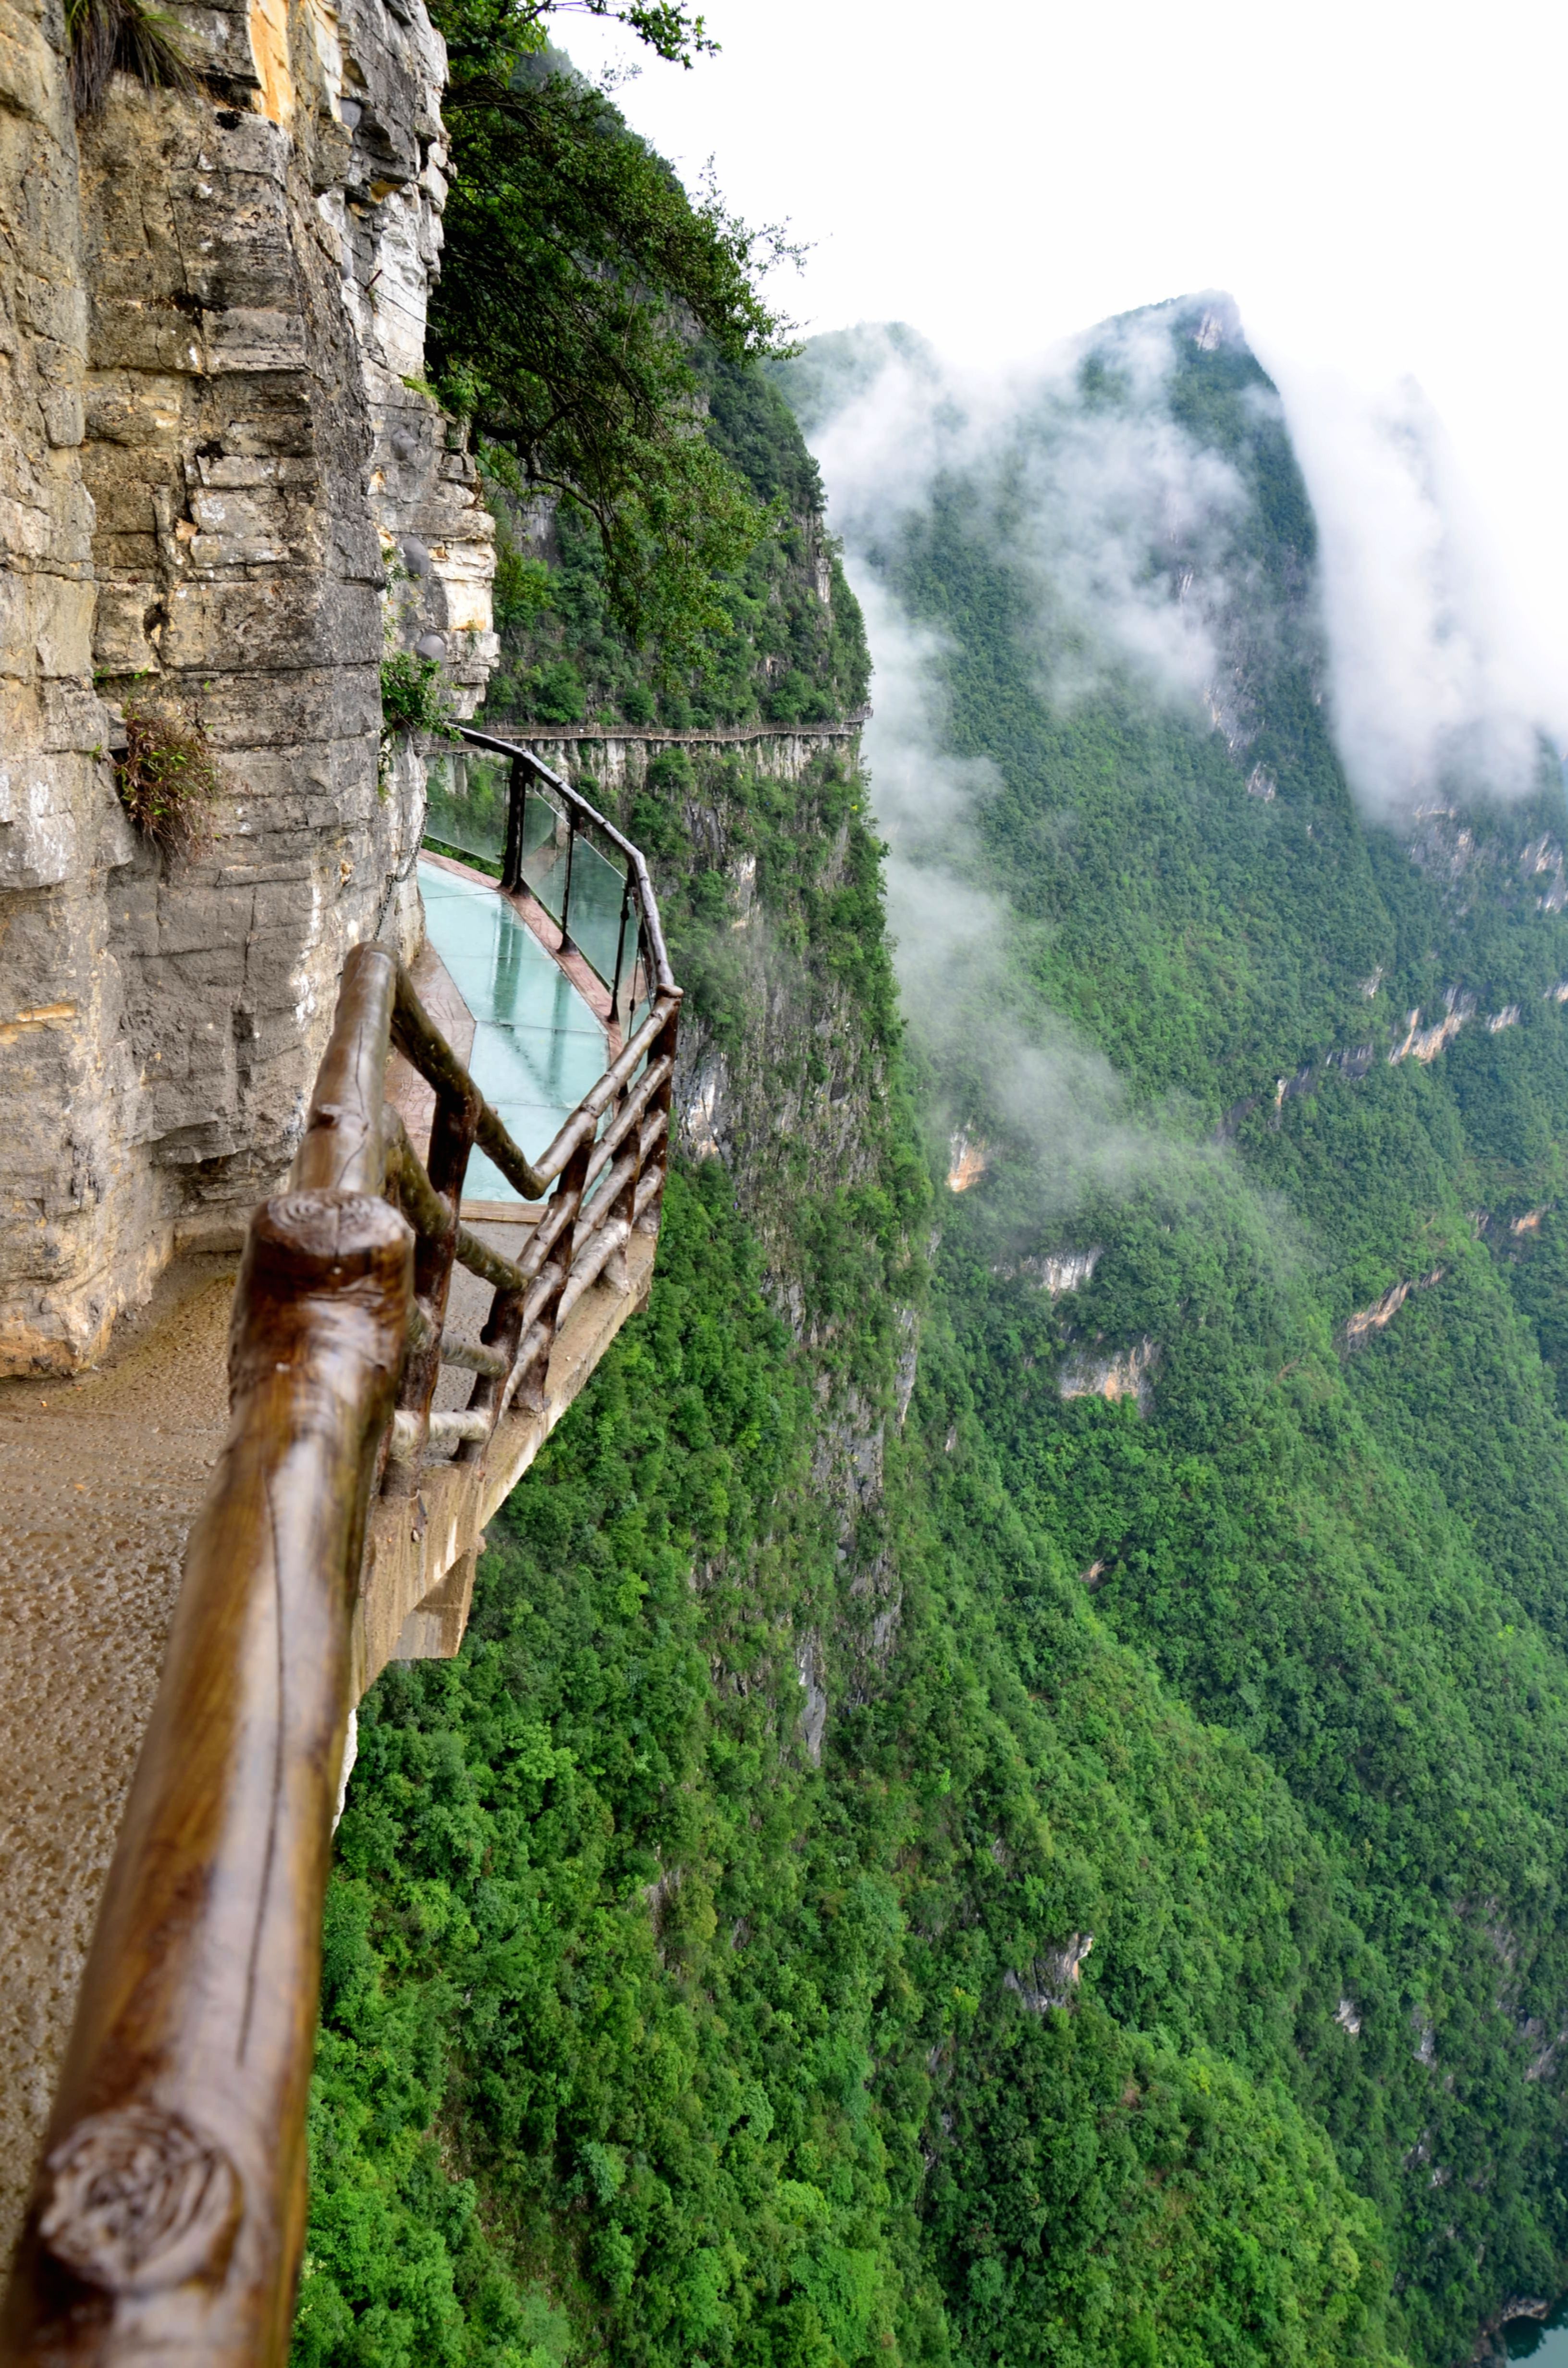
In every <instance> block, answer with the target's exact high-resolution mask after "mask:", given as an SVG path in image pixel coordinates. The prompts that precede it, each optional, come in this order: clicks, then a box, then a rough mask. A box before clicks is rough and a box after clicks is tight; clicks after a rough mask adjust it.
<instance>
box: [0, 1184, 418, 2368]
mask: <svg viewBox="0 0 1568 2368" xmlns="http://www.w3.org/2000/svg"><path fill="white" fill-rule="evenodd" d="M412 1264H413V1235H412V1233H411V1231H410V1229H409V1227H408V1225H407V1224H405V1223H404V1221H403V1218H402V1217H400V1216H399V1215H398V1214H397V1212H396V1211H395V1210H393V1209H392V1208H390V1207H389V1206H388V1205H387V1203H386V1202H385V1201H381V1200H378V1199H374V1198H371V1197H370V1196H369V1195H368V1194H363V1193H358V1192H346V1191H314V1192H309V1191H307V1192H292V1193H285V1194H283V1195H282V1196H280V1197H279V1198H278V1199H277V1200H274V1201H269V1202H267V1205H266V1206H265V1207H264V1208H262V1209H260V1210H258V1212H256V1217H255V1219H254V1220H253V1223H252V1227H251V1235H250V1241H249V1246H248V1247H247V1250H246V1253H245V1260H244V1267H243V1269H242V1270H241V1276H240V1281H239V1286H238V1289H237V1292H236V1294H235V1321H234V1329H233V1338H232V1342H231V1382H232V1388H233V1408H234V1424H233V1431H232V1433H231V1436H230V1440H229V1443H228V1446H227V1448H226V1449H225V1451H224V1454H223V1458H222V1463H221V1464H220V1466H219V1470H218V1473H217V1474H216V1477H215V1480H214V1484H213V1486H212V1488H211V1490H210V1494H209V1496H208V1497H207V1501H206V1503H205V1505H204V1506H203V1508H202V1510H201V1512H200V1514H199V1516H198V1519H197V1522H196V1525H195V1527H194V1528H193V1530H192V1531H191V1535H190V1541H189V1543H188V1546H187V1552H186V1563H185V1579H184V1585H183V1588H182V1590H181V1594H180V1599H179V1603H178V1606H177V1609H176V1614H175V1621H174V1627H173V1631H172V1633H171V1635H170V1639H169V1645H168V1651H167V1655H166V1657H165V1663H164V1671H163V1677H162V1679H161V1682H160V1685H159V1689H158V1695H157V1700H156V1702H154V1705H153V1715H152V1719H151V1722H150V1724H149V1726H148V1730H147V1736H146V1740H145V1743H144V1744H143V1747H142V1758H141V1761H140V1763H139V1765H138V1768H137V1770H136V1776H135V1780H134V1782H133V1783H132V1786H131V1798H130V1802H129V1804H128V1806H127V1810H126V1816H125V1821H124V1824H123V1826H122V1827H121V1829H120V1837H119V1847H118V1849H117V1850H116V1853H115V1859H114V1863H113V1866H112V1867H111V1869H110V1872H109V1878H108V1885H107V1887H106V1890H105V1895H104V1901H103V1906H102V1907H101V1909H100V1911H99V1916H98V1924H97V1933H96V1935H95V1937H94V1941H93V1946H92V1951H91V1953H90V1955H89V1958H88V1962H87V1969H86V1974H85V1977H84V1980H83V1984H82V1991H81V1996H80V1998H79V2001H78V2004H77V2009H76V2021H75V2026H74V2031H73V2033H72V2038H71V2044H70V2048H69V2050H68V2052H67V2055H66V2059H65V2066H64V2070H63V2073H62V2078H61V2084H60V2092H59V2096H58V2099H57V2100H56V2104H55V2110H54V2114H53V2118H52V2120H51V2124H50V2129H49V2134H48V2136H47V2138H46V2140H45V2144H44V2149H43V2161H42V2163H41V2165H40V2170H39V2174H38V2178H37V2181H36V2184H35V2188H34V2193H33V2198H32V2203H31V2206H30V2209H29V2212H28V2222H27V2226H26V2230H25V2233H24V2237H23V2241H22V2246H21V2248H20V2251H19V2253H18V2257H17V2268H16V2271H15V2273H14V2275H13V2278H12V2281H11V2284H10V2288H9V2290H8V2293H7V2295H6V2309H5V2317H4V2322H3V2328H0V2352H3V2355H4V2357H5V2359H6V2361H8V2362H28V2363H36V2368H44V2363H46V2362H47V2363H50V2364H51V2368H63V2363H66V2362H71V2363H73V2368H74V2363H78V2362H92V2363H94V2368H121V2363H124V2368H130V2363H131V2362H135V2363H136V2368H151V2363H153V2362H158V2363H160V2368H164V2363H176V2362H178V2363H187V2362H188V2363H189V2368H197V2363H198V2362H199V2363H201V2368H242V2363H243V2368H257V2363H279V2362H282V2361H283V2360H284V2358H285V2356H286V2353H287V2351H288V2343H289V2329H290V2319H291V2317H292V2314H293V2303H294V2287H295V2281H296V2277H297V2274H298V2268H299V2260H300V2252H301V2245H302V2243H303V2237H304V2206H305V2141H304V2130H305V2102H306V2094H307V2090H308V2087H309V2082H310V2072H311V2060H312V2052H313V2044H314V2034H315V2019H316V1994H317V1987H318V1982H319V1976H320V1952H321V1913H322V1898H323V1894H324V1890H325V1885H326V1874H327V1866H328V1860H329V1854H330V1849H331V1835H332V1812H333V1805H334V1798H335V1787H336V1782H337V1776H338V1770H339V1766H340V1762H341V1758H342V1751H343V1737H344V1729H345V1725H346V1722H347V1713H348V1686H349V1657H348V1656H349V1622H350V1613H351V1607H352V1600H353V1595H354V1591H355V1588H356V1585H357V1582H358V1568H359V1559H360V1553H361V1548H362V1544H363V1538H364V1526H365V1514H366V1501H367V1497H368V1494H369V1480H370V1473H371V1468H372V1464H373V1462H374V1458H375V1452H376V1447H377V1442H378V1440H379V1438H380V1434H381V1429H382V1428H383V1426H384V1424H385V1423H386V1420H387V1418H388V1416H389V1414H390V1411H391V1406H392V1390H393V1385H394V1383H395V1379H396V1375H397V1370H398V1365H399V1362H400V1360H401V1356H402V1350H403V1335H404V1330H405V1327H406V1325H407V1320H408V1310H409V1304H410V1292H411V1284H412Z"/></svg>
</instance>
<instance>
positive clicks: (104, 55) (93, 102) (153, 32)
mask: <svg viewBox="0 0 1568 2368" xmlns="http://www.w3.org/2000/svg"><path fill="white" fill-rule="evenodd" d="M65 31H66V36H67V39H68V40H69V41H70V43H71V97H72V100H73V103H74V107H75V110H76V115H77V119H78V120H83V119H85V117H87V116H90V115H97V112H98V110H99V109H100V108H101V107H102V106H103V103H104V100H105V99H106V98H107V97H108V86H109V84H110V83H111V82H112V81H113V79H114V77H115V75H116V74H134V75H135V76H136V78H137V80H138V81H139V82H140V83H141V85H142V89H143V90H195V89H196V87H197V85H198V82H199V76H198V75H197V74H196V73H195V72H194V71H193V69H192V67H191V65H190V63H189V62H188V60H187V58H186V56H185V53H184V51H182V50H181V49H180V47H179V44H178V42H177V40H176V38H175V32H174V28H173V25H172V23H171V21H170V19H169V18H168V17H165V15H164V14H163V12H162V10H161V9H157V8H147V7H143V6H142V0H66V7H65Z"/></svg>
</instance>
